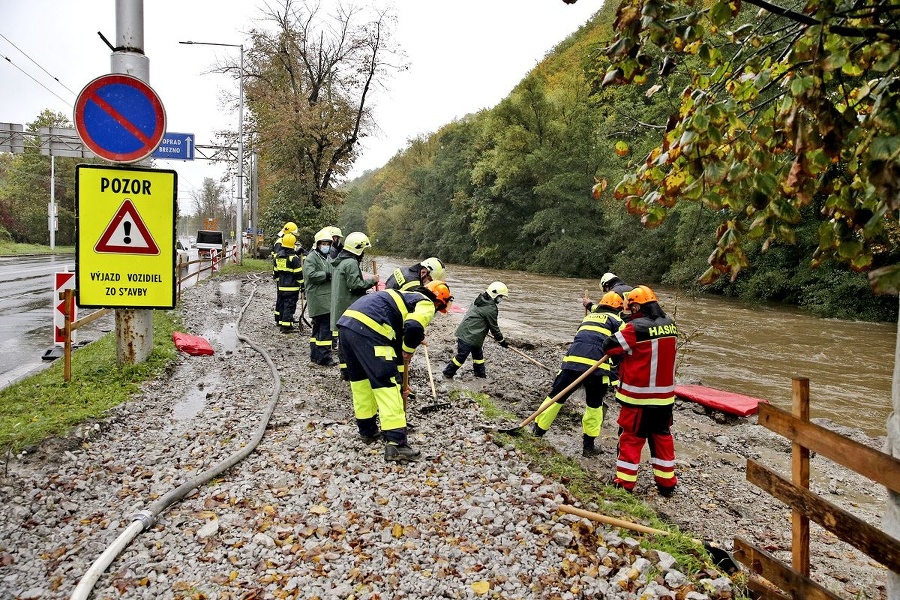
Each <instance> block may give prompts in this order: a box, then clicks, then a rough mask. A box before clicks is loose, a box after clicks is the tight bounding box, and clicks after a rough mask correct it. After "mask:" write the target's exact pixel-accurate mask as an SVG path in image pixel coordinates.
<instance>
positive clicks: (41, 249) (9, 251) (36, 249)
mask: <svg viewBox="0 0 900 600" xmlns="http://www.w3.org/2000/svg"><path fill="white" fill-rule="evenodd" d="M17 254H75V246H57V247H56V248H54V249H53V250H51V249H50V246H42V245H40V244H17V243H15V242H0V256H12V255H17Z"/></svg>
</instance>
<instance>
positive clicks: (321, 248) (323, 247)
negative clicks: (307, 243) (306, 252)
mask: <svg viewBox="0 0 900 600" xmlns="http://www.w3.org/2000/svg"><path fill="white" fill-rule="evenodd" d="M319 252H321V253H322V254H328V253H329V252H331V246H329V245H328V244H322V245H321V246H319Z"/></svg>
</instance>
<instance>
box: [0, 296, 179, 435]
mask: <svg viewBox="0 0 900 600" xmlns="http://www.w3.org/2000/svg"><path fill="white" fill-rule="evenodd" d="M181 327H182V325H181V320H180V318H179V317H178V315H177V314H176V313H174V312H171V311H160V310H156V311H153V350H152V351H151V353H150V356H149V357H148V358H147V360H146V361H145V362H142V363H140V364H136V365H122V366H120V365H118V364H116V337H115V333H114V332H112V333H108V334H106V335H104V336H103V337H101V338H100V339H99V340H97V341H96V342H94V343H91V344H88V345H87V346H85V347H83V348H80V349H78V350H77V351H75V352H73V353H72V380H71V381H69V382H68V383H66V382H65V379H64V373H63V366H64V365H63V359H61V358H60V359H57V360H56V361H55V362H54V364H53V365H52V366H51V367H50V368H48V369H46V370H44V371H41V372H39V373H37V374H35V375H33V376H31V377H28V378H27V379H23V380H22V381H19V382H17V383H14V384H13V385H11V386H9V387H7V388H5V389H3V390H0V449H2V450H3V451H4V452H5V451H6V449H12V451H14V452H16V451H19V450H20V449H22V448H25V447H28V446H32V445H34V444H37V443H39V442H40V441H42V440H44V439H45V438H47V437H50V436H54V435H62V434H65V433H66V431H68V429H69V428H70V427H72V426H73V425H76V424H78V423H80V422H82V421H85V420H87V419H92V418H100V417H102V416H103V413H104V412H105V411H107V410H108V409H110V408H112V407H114V406H116V405H118V404H121V403H122V402H125V401H127V400H129V399H130V398H131V397H132V395H134V394H135V393H136V392H138V391H139V389H140V384H141V383H142V382H144V381H146V380H148V379H152V378H153V377H155V376H157V375H159V374H160V373H162V372H163V371H164V370H165V369H166V368H167V367H168V366H169V365H170V364H171V363H172V361H173V360H174V359H175V357H176V355H177V353H178V351H177V350H176V349H175V346H174V344H173V343H172V332H173V331H176V330H177V329H179V328H181Z"/></svg>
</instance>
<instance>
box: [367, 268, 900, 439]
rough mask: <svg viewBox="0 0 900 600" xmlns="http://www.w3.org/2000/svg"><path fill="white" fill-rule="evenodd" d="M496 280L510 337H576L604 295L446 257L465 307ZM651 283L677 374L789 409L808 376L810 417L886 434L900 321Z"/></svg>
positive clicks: (584, 286) (569, 282)
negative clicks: (585, 298) (505, 292)
mask: <svg viewBox="0 0 900 600" xmlns="http://www.w3.org/2000/svg"><path fill="white" fill-rule="evenodd" d="M373 258H374V259H375V261H376V263H377V265H378V273H379V276H380V277H381V279H382V280H385V279H387V278H388V276H389V275H390V272H391V270H392V269H393V268H395V267H397V266H408V265H410V264H412V263H413V262H414V261H407V260H401V259H397V258H393V257H373ZM367 259H368V257H367ZM366 262H367V263H368V260H367V261H366ZM495 280H500V281H503V282H504V283H506V284H507V285H508V286H509V290H510V296H509V300H508V301H506V302H504V303H503V304H501V305H500V326H501V328H502V329H503V331H504V333H505V334H506V335H508V336H510V337H511V338H512V339H513V340H516V339H519V340H528V339H533V338H541V339H547V340H552V341H554V342H559V343H562V344H565V343H568V342H570V341H571V340H572V337H573V336H574V334H575V330H576V329H577V328H578V324H579V323H580V322H581V317H582V316H583V315H584V310H583V308H582V306H581V296H582V294H583V293H584V291H585V290H588V291H589V293H590V296H591V297H592V298H594V299H595V300H596V299H597V298H598V297H599V295H600V294H599V287H598V286H599V280H596V279H565V278H559V277H549V276H546V275H536V274H533V273H525V272H520V271H499V270H494V269H484V268H479V267H468V266H460V265H448V277H447V283H448V284H449V285H450V289H451V291H452V293H453V295H454V297H455V298H456V303H457V304H458V305H459V306H461V307H463V308H467V307H468V306H469V304H470V303H471V302H472V300H473V299H474V298H475V296H476V295H477V294H478V293H480V292H481V291H483V290H484V288H485V287H486V286H487V285H488V284H489V283H490V282H492V281H495ZM628 283H630V284H632V285H636V284H637V283H640V282H628ZM653 289H654V291H655V292H656V294H657V296H658V297H659V299H660V303H661V304H662V306H663V308H664V309H665V310H666V312H668V313H669V314H670V315H671V316H673V317H674V318H675V320H676V322H677V324H678V327H679V332H680V334H681V336H682V337H684V338H685V339H686V340H687V341H686V342H685V344H684V345H683V347H682V349H681V351H680V356H679V360H678V367H677V368H678V379H679V381H681V382H683V383H698V382H699V383H701V384H702V385H706V386H709V387H714V388H718V389H722V390H727V391H730V392H736V393H741V394H746V395H748V396H755V397H758V398H764V399H766V400H768V401H769V402H771V403H772V404H774V405H776V406H778V407H781V408H785V409H787V410H790V408H791V378H792V377H807V378H808V379H809V387H810V413H811V416H812V417H813V418H816V417H825V418H829V419H831V420H833V421H835V422H836V423H839V424H841V425H845V426H848V427H857V428H859V429H862V430H863V431H865V432H866V433H867V434H869V435H872V436H880V435H884V434H885V421H886V419H887V416H888V414H889V413H890V411H891V377H892V371H893V359H894V345H895V342H896V335H897V333H896V330H897V326H896V324H894V323H864V322H856V321H843V320H839V319H819V318H816V317H813V316H810V315H807V314H804V313H803V312H802V311H799V310H797V309H793V308H787V307H780V306H774V307H773V306H748V305H746V304H743V303H741V302H738V301H734V300H730V299H725V298H721V297H718V296H699V297H690V296H687V295H683V294H678V293H677V290H674V289H671V288H666V287H664V286H653Z"/></svg>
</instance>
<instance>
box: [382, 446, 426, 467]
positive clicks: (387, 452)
mask: <svg viewBox="0 0 900 600" xmlns="http://www.w3.org/2000/svg"><path fill="white" fill-rule="evenodd" d="M420 456H422V453H421V452H419V451H418V450H414V449H412V448H410V447H409V446H398V445H397V444H393V443H391V444H385V446H384V460H386V461H395V462H403V461H412V460H419V457H420Z"/></svg>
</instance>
